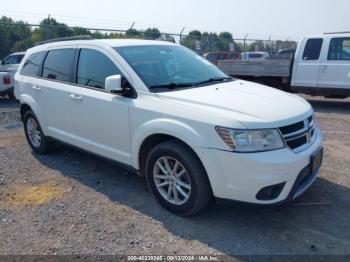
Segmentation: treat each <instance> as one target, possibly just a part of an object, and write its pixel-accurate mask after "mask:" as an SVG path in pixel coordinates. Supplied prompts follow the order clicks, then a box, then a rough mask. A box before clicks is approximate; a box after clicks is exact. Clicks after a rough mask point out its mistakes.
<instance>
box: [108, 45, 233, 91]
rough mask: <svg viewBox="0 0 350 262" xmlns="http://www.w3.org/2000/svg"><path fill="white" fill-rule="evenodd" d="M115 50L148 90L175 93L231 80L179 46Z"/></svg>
mask: <svg viewBox="0 0 350 262" xmlns="http://www.w3.org/2000/svg"><path fill="white" fill-rule="evenodd" d="M115 50H116V51H117V52H118V53H119V54H120V55H121V56H122V57H123V58H124V59H125V60H126V61H127V62H128V63H129V64H130V65H131V67H132V68H133V69H134V71H135V72H136V73H137V74H138V76H139V77H140V78H141V79H142V80H143V82H144V83H145V84H146V86H147V87H148V88H149V89H150V90H152V89H157V88H168V89H176V88H181V87H191V86H198V85H200V84H201V85H203V84H210V83H216V82H218V81H228V80H231V78H229V77H228V76H227V75H226V74H224V73H223V72H222V71H220V70H219V69H218V68H217V67H216V66H214V65H213V64H212V63H210V62H209V61H207V60H206V59H204V58H203V57H201V56H199V55H197V54H196V53H194V52H192V51H191V50H189V49H187V48H185V47H182V46H176V45H174V46H173V45H164V46H163V45H145V46H123V47H116V48H115ZM153 91H154V90H153Z"/></svg>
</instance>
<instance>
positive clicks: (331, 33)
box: [323, 31, 350, 35]
mask: <svg viewBox="0 0 350 262" xmlns="http://www.w3.org/2000/svg"><path fill="white" fill-rule="evenodd" d="M323 34H324V35H333V34H335V35H336V34H350V31H344V32H327V33H323Z"/></svg>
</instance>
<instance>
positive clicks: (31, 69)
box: [20, 52, 46, 76]
mask: <svg viewBox="0 0 350 262" xmlns="http://www.w3.org/2000/svg"><path fill="white" fill-rule="evenodd" d="M45 54H46V52H38V53H34V54H31V55H30V56H29V57H28V58H27V60H26V61H25V62H24V64H23V67H22V69H21V72H20V74H21V75H27V76H40V68H41V64H42V62H43V60H44V58H45Z"/></svg>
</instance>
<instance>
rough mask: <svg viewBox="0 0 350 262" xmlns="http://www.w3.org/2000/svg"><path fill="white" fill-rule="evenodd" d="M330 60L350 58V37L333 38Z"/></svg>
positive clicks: (329, 51) (330, 47)
mask: <svg viewBox="0 0 350 262" xmlns="http://www.w3.org/2000/svg"><path fill="white" fill-rule="evenodd" d="M328 60H350V37H342V38H333V39H332V40H331V43H330V45H329V50H328Z"/></svg>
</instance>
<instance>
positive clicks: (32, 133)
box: [23, 110, 52, 154]
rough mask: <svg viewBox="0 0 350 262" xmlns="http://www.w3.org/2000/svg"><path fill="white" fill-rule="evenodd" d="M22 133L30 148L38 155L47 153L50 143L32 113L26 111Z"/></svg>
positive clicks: (50, 147)
mask: <svg viewBox="0 0 350 262" xmlns="http://www.w3.org/2000/svg"><path fill="white" fill-rule="evenodd" d="M23 124H24V131H25V135H26V138H27V141H28V144H29V145H30V147H31V148H32V149H33V150H34V151H35V152H36V153H38V154H45V153H48V152H49V151H50V150H51V149H52V142H51V141H50V139H49V138H48V137H46V136H45V135H44V133H43V131H42V129H41V126H40V124H39V121H38V119H37V118H36V116H35V115H34V113H33V112H32V111H30V110H29V111H27V112H26V113H25V114H24V117H23Z"/></svg>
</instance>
